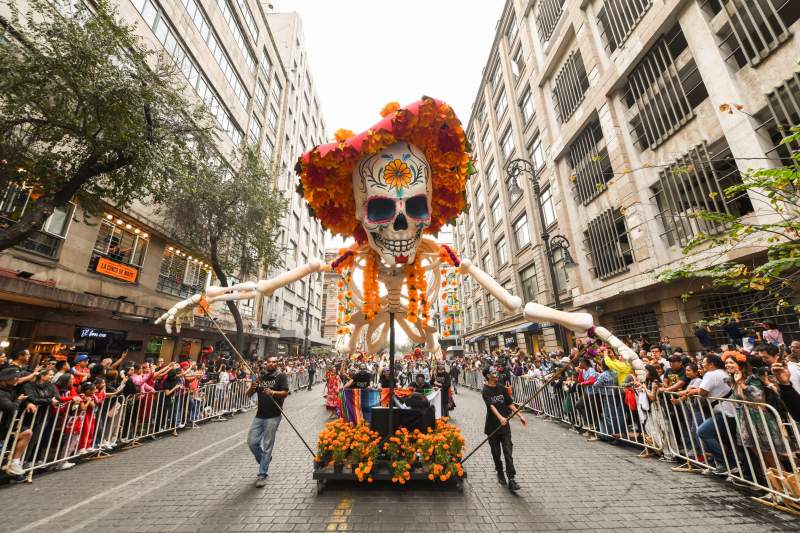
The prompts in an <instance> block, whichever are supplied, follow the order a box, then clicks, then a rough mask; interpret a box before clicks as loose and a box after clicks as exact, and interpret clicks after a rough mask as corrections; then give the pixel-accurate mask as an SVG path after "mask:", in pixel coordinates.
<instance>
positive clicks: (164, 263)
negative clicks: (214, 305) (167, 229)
mask: <svg viewBox="0 0 800 533" xmlns="http://www.w3.org/2000/svg"><path fill="white" fill-rule="evenodd" d="M207 272H208V271H207V270H205V269H204V268H203V265H202V264H201V263H199V262H197V261H195V260H190V259H188V258H187V256H186V255H183V254H179V253H178V252H176V251H174V250H172V251H170V250H169V249H168V248H167V249H165V250H164V255H163V256H162V257H161V269H160V270H159V273H158V283H157V284H156V290H157V291H159V292H163V293H166V294H171V295H172V296H177V297H178V298H188V297H189V296H191V295H192V294H195V293H197V292H200V291H201V290H202V289H203V286H204V284H205V282H206V273H207Z"/></svg>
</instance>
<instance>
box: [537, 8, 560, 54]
mask: <svg viewBox="0 0 800 533" xmlns="http://www.w3.org/2000/svg"><path fill="white" fill-rule="evenodd" d="M562 11H564V0H539V5H538V6H537V10H536V27H537V28H538V30H539V40H540V41H542V44H544V43H546V42H547V41H549V40H550V37H552V35H553V32H554V31H555V29H556V26H557V25H558V20H559V19H560V18H561V12H562Z"/></svg>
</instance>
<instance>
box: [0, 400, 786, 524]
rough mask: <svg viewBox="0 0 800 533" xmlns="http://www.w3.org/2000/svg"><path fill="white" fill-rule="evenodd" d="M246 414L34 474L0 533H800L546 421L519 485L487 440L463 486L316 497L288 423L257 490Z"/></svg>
mask: <svg viewBox="0 0 800 533" xmlns="http://www.w3.org/2000/svg"><path fill="white" fill-rule="evenodd" d="M321 388H322V387H321V385H317V386H316V387H315V389H314V390H313V391H312V392H306V391H302V392H298V393H295V394H292V395H291V396H289V398H288V399H287V401H286V406H285V407H286V409H287V413H288V414H289V415H290V416H291V418H292V421H293V422H294V423H295V425H296V426H297V427H298V429H300V431H301V432H302V434H303V435H304V436H305V438H306V439H307V440H308V442H309V443H310V444H311V446H312V447H314V446H315V440H316V434H317V433H318V431H319V430H320V429H321V427H322V425H323V423H324V421H325V418H326V413H325V410H324V408H323V399H322V397H321ZM456 398H457V403H458V407H457V409H456V410H455V411H454V413H453V415H454V416H453V419H454V421H455V422H456V423H457V424H458V425H459V426H460V427H461V428H462V431H463V432H464V436H465V438H466V439H467V445H468V446H469V445H475V444H476V443H478V442H480V440H481V439H482V430H483V421H484V416H485V410H484V407H483V404H482V402H481V398H480V396H479V395H478V394H477V393H476V392H472V391H467V390H463V389H462V390H461V394H459V395H458V396H457V397H456ZM252 417H253V411H250V412H247V413H242V414H238V415H236V416H235V417H234V418H233V419H231V420H229V421H225V422H217V423H209V424H205V425H204V426H202V427H201V428H199V429H192V430H184V431H182V432H181V433H180V435H179V436H178V437H171V436H167V437H163V438H160V439H158V440H155V441H152V442H150V441H148V442H147V443H145V444H144V445H142V446H140V447H137V448H133V449H129V450H123V451H120V452H118V453H115V454H114V455H113V456H112V457H110V458H106V459H100V460H96V461H92V462H84V463H82V464H80V465H79V466H77V467H76V468H73V469H72V470H68V471H65V472H56V473H52V474H41V475H39V476H37V477H35V478H34V482H33V483H32V484H27V485H13V486H7V487H4V488H3V489H2V490H0V501H2V509H3V513H2V520H0V531H2V532H6V531H20V532H22V531H31V532H51V531H59V532H60V533H71V532H103V533H113V532H162V531H163V532H167V531H170V532H209V533H211V532H221V531H381V532H391V531H403V532H428V531H556V530H559V531H560V530H582V531H596V530H605V531H620V530H635V531H691V532H700V531H702V532H714V531H720V532H722V531H799V530H800V519H797V518H793V517H791V516H790V515H787V514H784V513H780V512H777V511H772V510H770V509H767V508H765V507H763V506H760V505H758V504H756V503H753V502H751V501H750V500H749V499H748V498H747V497H745V496H744V495H742V494H740V493H739V492H736V491H735V490H734V489H733V488H732V487H731V486H730V485H729V484H726V483H724V482H723V481H720V480H718V479H716V478H714V477H713V476H704V475H697V474H686V473H675V472H672V471H671V470H670V465H669V464H667V463H663V462H659V461H657V460H655V459H642V458H639V457H637V450H634V449H631V448H626V447H622V446H614V445H610V444H605V443H602V442H587V441H586V440H585V439H584V438H583V437H580V436H579V435H576V434H575V433H572V432H569V431H568V430H567V429H566V428H565V427H563V426H562V425H560V424H557V423H555V422H550V421H545V420H541V419H537V418H534V417H533V416H528V420H529V422H530V423H529V425H528V427H526V428H523V427H522V426H520V424H519V422H518V421H514V422H513V423H512V424H513V430H512V431H513V437H514V457H515V461H516V466H517V471H518V474H517V478H518V480H519V482H520V484H521V485H522V490H520V491H519V492H518V493H517V494H516V495H514V494H511V493H510V492H509V491H508V490H507V489H505V488H503V487H501V486H500V485H499V484H498V483H497V480H496V477H495V473H494V469H493V466H492V460H491V456H490V454H489V449H488V447H484V448H482V449H481V450H479V451H478V452H477V453H476V454H475V456H473V457H472V458H471V459H470V460H469V461H468V462H467V463H466V464H465V469H466V471H467V473H468V480H467V481H466V483H465V488H464V493H463V494H459V493H458V492H457V491H456V490H455V489H454V488H449V487H442V486H437V485H433V484H427V483H421V482H420V483H410V484H408V485H407V486H405V487H400V486H393V485H391V484H379V483H377V482H376V483H374V484H372V485H369V486H355V485H351V484H344V483H339V484H329V485H328V486H327V487H326V489H325V491H324V492H323V493H322V495H317V493H316V484H315V482H314V481H313V480H312V479H311V468H312V463H311V456H310V454H309V452H308V450H306V449H305V447H304V446H303V444H302V443H301V441H300V439H299V438H298V437H297V436H296V435H295V433H294V432H293V431H292V429H291V427H289V424H287V423H286V422H285V421H283V422H282V423H281V426H280V428H279V430H278V439H277V443H276V449H275V453H274V458H273V463H272V466H271V469H270V477H269V480H268V483H267V486H266V487H265V488H263V489H258V488H255V487H254V486H253V482H254V480H255V474H256V463H255V461H254V459H253V458H252V456H251V454H250V452H249V450H248V449H247V446H246V445H245V443H244V440H245V437H246V434H247V428H248V425H249V423H250V421H251V420H252Z"/></svg>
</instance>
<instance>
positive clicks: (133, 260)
mask: <svg viewBox="0 0 800 533" xmlns="http://www.w3.org/2000/svg"><path fill="white" fill-rule="evenodd" d="M146 249H147V239H145V238H143V237H142V236H141V235H139V234H137V233H134V232H133V231H128V230H127V229H125V228H124V227H120V226H115V225H114V224H112V223H110V222H107V221H105V220H103V221H102V222H100V229H99V231H98V233H97V240H96V241H95V243H94V250H93V253H92V261H91V264H90V265H89V270H94V266H95V265H96V262H97V257H99V256H102V257H108V258H109V259H111V260H113V261H118V262H120V263H125V264H128V265H134V266H138V267H141V266H142V263H143V262H144V254H145V250H146Z"/></svg>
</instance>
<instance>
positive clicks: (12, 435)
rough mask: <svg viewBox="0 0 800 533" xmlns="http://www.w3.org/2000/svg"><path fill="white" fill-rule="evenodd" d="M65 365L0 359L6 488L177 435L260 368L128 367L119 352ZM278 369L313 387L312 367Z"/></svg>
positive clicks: (289, 361) (150, 362)
mask: <svg viewBox="0 0 800 533" xmlns="http://www.w3.org/2000/svg"><path fill="white" fill-rule="evenodd" d="M69 359H70V360H56V359H50V358H44V359H42V360H41V361H39V362H38V364H36V365H35V366H33V367H32V366H31V361H32V357H31V354H30V352H29V351H28V350H21V351H19V352H17V353H16V354H14V356H13V357H12V358H10V359H9V358H8V357H6V355H5V354H3V353H0V464H2V465H3V466H4V467H5V473H6V474H7V475H8V477H9V479H10V481H12V482H19V481H23V480H24V479H25V478H24V476H23V474H24V473H25V472H26V471H28V470H29V469H31V468H32V467H39V466H47V467H50V468H53V469H57V470H65V469H69V468H72V467H74V466H75V463H74V462H73V460H74V458H75V457H78V456H82V455H84V454H97V453H102V452H104V451H107V450H110V449H112V448H114V447H115V446H117V445H118V444H122V443H126V442H128V441H130V440H131V439H132V438H135V437H136V436H138V435H153V434H158V433H162V432H171V433H172V434H173V435H177V434H178V430H180V429H182V428H184V427H186V425H187V424H193V423H194V422H195V421H197V420H198V419H200V418H202V417H203V416H204V412H203V410H208V411H210V410H213V409H218V407H222V408H224V407H225V406H226V405H229V404H230V401H229V396H231V394H232V393H231V392H230V391H234V390H237V391H238V390H242V391H245V390H247V388H246V387H239V388H234V387H231V384H233V383H236V382H237V381H248V382H249V381H251V380H252V375H251V374H250V370H251V369H252V371H253V372H258V371H259V369H260V366H259V365H260V364H261V363H260V362H259V361H257V360H254V361H251V362H250V363H249V365H245V364H243V363H241V362H239V361H237V360H234V359H232V358H231V357H229V356H224V355H223V356H220V357H217V358H213V359H209V360H206V361H203V362H200V363H198V362H197V361H193V360H189V359H185V360H181V361H173V362H166V361H165V360H164V359H163V358H157V359H145V360H144V361H131V360H129V358H128V354H127V353H126V352H124V353H122V354H121V355H119V356H117V357H104V358H100V359H97V360H95V361H92V360H91V358H90V357H89V356H88V355H87V354H84V353H78V354H75V355H74V356H73V357H71V358H69ZM280 368H281V371H283V372H285V373H286V374H287V375H289V376H290V378H291V377H293V376H294V377H296V376H295V375H300V374H303V373H306V372H308V373H310V374H312V377H311V380H310V381H313V372H314V370H315V369H316V363H315V362H314V361H313V359H311V358H309V359H308V360H307V359H306V358H304V357H295V358H281V359H280ZM209 385H213V386H212V387H209ZM123 400H127V402H128V405H127V407H128V408H127V414H123V412H122V411H123V409H122V404H123ZM212 403H213V405H212ZM218 410H219V409H218ZM220 416H221V415H220ZM71 459H73V460H71Z"/></svg>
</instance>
